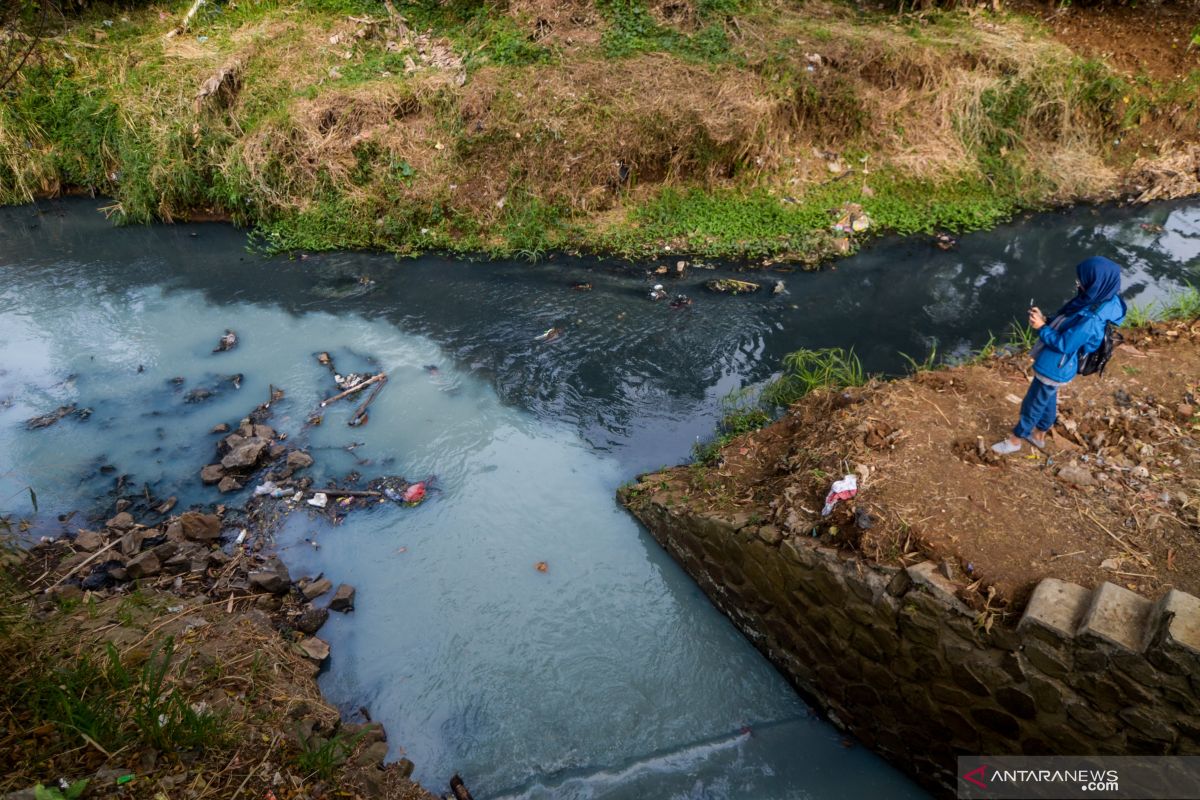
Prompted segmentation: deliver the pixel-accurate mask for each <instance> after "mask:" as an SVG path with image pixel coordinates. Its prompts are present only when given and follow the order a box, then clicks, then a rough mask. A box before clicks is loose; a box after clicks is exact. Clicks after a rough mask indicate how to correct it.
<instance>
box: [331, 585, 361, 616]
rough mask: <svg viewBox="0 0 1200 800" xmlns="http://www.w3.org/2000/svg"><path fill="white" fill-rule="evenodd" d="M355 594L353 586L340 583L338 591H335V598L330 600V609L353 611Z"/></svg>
mask: <svg viewBox="0 0 1200 800" xmlns="http://www.w3.org/2000/svg"><path fill="white" fill-rule="evenodd" d="M354 595H355V591H354V587H353V586H351V585H350V584H348V583H342V584H338V587H337V591H336V592H334V593H333V599H332V600H330V601H329V609H330V610H331V611H353V610H354Z"/></svg>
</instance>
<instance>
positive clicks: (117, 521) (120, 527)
mask: <svg viewBox="0 0 1200 800" xmlns="http://www.w3.org/2000/svg"><path fill="white" fill-rule="evenodd" d="M104 524H105V527H108V528H112V529H113V530H114V531H127V530H129V529H130V528H132V527H133V526H134V521H133V516H132V515H131V514H130V513H129V512H128V511H122V512H121V513H120V514H117V515H116V516H115V517H113V518H112V519H110V520H109V521H108V522H106V523H104Z"/></svg>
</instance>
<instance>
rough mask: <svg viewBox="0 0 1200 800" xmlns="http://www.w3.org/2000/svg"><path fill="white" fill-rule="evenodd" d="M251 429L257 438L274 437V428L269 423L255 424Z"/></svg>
mask: <svg viewBox="0 0 1200 800" xmlns="http://www.w3.org/2000/svg"><path fill="white" fill-rule="evenodd" d="M253 430H254V435H255V436H257V437H258V438H259V439H266V440H267V441H270V440H272V439H274V438H275V429H274V428H272V427H271V426H270V425H255V426H254V428H253Z"/></svg>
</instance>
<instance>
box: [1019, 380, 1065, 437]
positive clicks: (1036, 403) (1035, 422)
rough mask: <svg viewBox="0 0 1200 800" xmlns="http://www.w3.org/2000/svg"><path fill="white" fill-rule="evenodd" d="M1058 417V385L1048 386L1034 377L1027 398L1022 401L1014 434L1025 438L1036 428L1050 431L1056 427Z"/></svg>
mask: <svg viewBox="0 0 1200 800" xmlns="http://www.w3.org/2000/svg"><path fill="white" fill-rule="evenodd" d="M1057 418H1058V387H1057V386H1047V385H1046V384H1044V383H1042V382H1041V381H1039V380H1038V379H1037V378H1034V379H1033V382H1032V383H1031V384H1029V391H1027V392H1026V393H1025V399H1024V400H1022V401H1021V418H1020V419H1019V420H1017V427H1015V428H1013V435H1014V436H1019V437H1021V438H1022V439H1024V438H1027V437H1028V436H1029V434H1030V433H1032V432H1033V430H1034V429H1035V428H1036V429H1037V430H1039V431H1048V430H1050V429H1051V428H1052V427H1054V420H1055V419H1057Z"/></svg>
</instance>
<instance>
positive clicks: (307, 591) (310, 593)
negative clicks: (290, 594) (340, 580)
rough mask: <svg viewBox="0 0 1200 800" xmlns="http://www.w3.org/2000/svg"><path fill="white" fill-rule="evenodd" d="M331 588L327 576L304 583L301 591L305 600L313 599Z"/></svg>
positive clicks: (330, 582) (331, 583)
mask: <svg viewBox="0 0 1200 800" xmlns="http://www.w3.org/2000/svg"><path fill="white" fill-rule="evenodd" d="M332 588H333V582H332V581H330V580H329V578H321V580H319V581H313V582H312V583H309V584H306V585H305V587H304V588H303V589H302V590H301V593H302V594H303V595H304V599H305V600H315V599H316V598H318V597H320V596H321V595H323V594H325V593H326V592H328V591H329V590H330V589H332Z"/></svg>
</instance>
